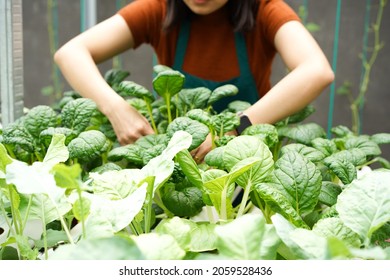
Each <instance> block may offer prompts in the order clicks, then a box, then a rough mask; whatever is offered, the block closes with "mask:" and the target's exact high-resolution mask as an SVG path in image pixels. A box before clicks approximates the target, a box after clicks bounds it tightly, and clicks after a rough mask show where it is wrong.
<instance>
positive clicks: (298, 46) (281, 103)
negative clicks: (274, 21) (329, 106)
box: [244, 21, 334, 124]
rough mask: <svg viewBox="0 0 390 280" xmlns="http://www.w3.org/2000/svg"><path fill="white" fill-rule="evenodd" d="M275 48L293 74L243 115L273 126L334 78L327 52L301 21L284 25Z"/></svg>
mask: <svg viewBox="0 0 390 280" xmlns="http://www.w3.org/2000/svg"><path fill="white" fill-rule="evenodd" d="M275 46H276V49H277V51H278V53H279V54H280V56H281V58H282V60H283V61H284V63H285V64H286V66H287V67H288V69H289V70H290V72H289V74H287V75H286V76H285V77H284V78H283V79H282V80H280V81H279V82H278V83H277V84H276V85H275V86H274V87H272V89H271V90H270V91H269V92H268V93H267V94H266V95H265V96H263V97H262V98H261V99H260V100H259V101H258V102H256V103H255V104H254V105H253V106H251V107H250V108H248V109H247V110H246V111H245V112H244V113H245V114H246V115H247V116H248V117H249V119H250V120H251V122H252V123H270V124H273V123H275V122H277V121H280V120H281V119H284V118H286V117H288V116H289V115H291V114H294V113H296V112H298V111H299V110H301V109H303V108H304V107H305V106H307V105H308V104H310V103H311V102H312V101H313V100H314V99H315V98H316V97H317V96H318V95H319V94H320V93H321V92H322V91H323V90H324V89H325V88H326V87H327V86H328V85H329V84H330V83H332V81H333V79H334V74H333V71H332V68H331V67H330V65H329V62H328V60H327V59H326V57H325V55H324V53H323V52H322V50H321V48H320V47H319V46H318V44H317V42H316V41H315V39H314V38H313V37H312V36H311V34H310V33H309V32H308V31H307V29H306V28H305V27H304V26H303V25H302V24H301V23H300V22H298V21H289V22H287V23H285V24H284V25H282V26H281V27H280V28H279V30H278V31H277V33H276V35H275Z"/></svg>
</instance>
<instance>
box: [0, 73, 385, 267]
mask: <svg viewBox="0 0 390 280" xmlns="http://www.w3.org/2000/svg"><path fill="white" fill-rule="evenodd" d="M156 69H157V70H158V71H159V74H160V75H161V76H163V73H164V72H165V71H171V70H170V69H169V68H166V67H164V66H160V67H156ZM169 73H170V72H169ZM166 74H167V73H166ZM115 75H118V76H115ZM125 76H126V72H122V71H111V72H109V73H108V74H107V75H106V77H107V78H109V79H110V80H111V81H113V82H112V83H111V86H112V87H113V88H115V90H117V92H118V94H121V95H122V96H123V97H124V98H126V99H127V100H128V101H129V102H130V103H131V104H137V103H136V102H138V104H141V105H140V107H139V109H140V110H141V111H140V112H141V113H143V114H145V115H146V116H149V117H148V119H149V121H150V122H151V123H152V119H153V120H154V122H155V128H157V129H158V133H155V134H152V135H148V136H144V137H141V138H140V139H138V140H137V141H136V142H135V143H134V144H130V145H126V146H119V145H118V144H117V142H116V140H115V138H114V136H113V135H112V130H111V128H110V124H109V122H108V121H107V119H106V118H105V117H104V116H102V115H101V113H99V112H98V111H97V110H96V105H95V104H94V103H93V102H92V101H91V100H87V99H84V98H81V97H80V96H79V95H78V94H77V93H74V92H67V93H66V94H64V98H63V100H61V101H60V103H61V106H58V108H61V109H60V110H58V109H57V110H54V109H52V108H50V107H47V106H37V107H36V108H32V109H31V110H30V111H29V112H28V113H27V114H26V115H25V116H24V117H22V118H21V119H20V120H17V121H16V122H15V123H13V124H10V125H9V126H7V127H5V128H4V130H3V133H2V135H1V138H0V139H1V143H0V211H1V212H0V213H1V214H0V244H1V249H0V257H1V258H2V259H42V260H46V259H123V258H126V259H147V260H182V259H219V258H220V259H241V260H249V259H285V260H290V259H390V253H389V249H388V248H389V242H388V240H389V237H390V230H389V228H390V216H389V213H390V208H389V205H390V203H389V201H390V193H389V190H390V187H389V182H390V171H389V170H388V169H389V168H390V163H389V161H388V160H386V159H384V158H383V157H381V145H386V144H389V143H390V134H388V133H378V134H374V135H359V136H357V135H355V134H354V133H353V132H352V131H351V130H350V129H348V128H347V127H344V126H337V127H334V128H333V129H332V133H333V135H332V138H330V139H328V138H326V133H325V131H324V129H323V128H322V127H321V126H319V125H318V124H316V123H307V122H305V119H306V118H307V117H308V116H310V115H311V114H312V113H313V112H314V108H313V107H311V106H308V107H307V108H305V109H303V110H302V111H301V112H298V113H297V114H294V115H292V116H290V117H288V118H286V119H285V120H282V121H280V122H278V123H276V124H274V125H271V124H257V125H253V126H251V127H248V128H247V129H246V130H245V131H244V132H243V133H242V135H240V136H233V135H225V134H226V133H227V132H229V131H231V130H234V129H235V127H236V126H237V125H238V124H239V119H238V118H236V115H235V112H236V111H239V110H240V109H239V108H245V107H246V106H248V104H246V103H245V102H235V103H234V104H232V105H229V106H228V109H227V110H226V111H224V112H221V113H217V112H215V111H214V110H213V108H212V104H213V100H216V99H219V98H223V97H224V96H228V95H231V94H236V89H235V88H234V87H232V86H230V85H226V86H225V87H221V88H219V89H218V90H214V91H208V90H206V89H204V88H198V89H194V91H191V90H190V89H184V88H181V89H180V90H179V91H178V92H176V93H175V94H171V93H172V91H170V92H171V93H167V94H166V95H165V96H164V97H161V98H155V99H153V98H154V97H153V98H152V97H151V96H153V95H152V94H151V93H150V92H149V91H148V90H147V89H145V88H143V87H141V86H139V85H136V84H134V83H132V82H130V81H125V80H124V78H125ZM173 76H175V77H179V80H180V79H181V78H180V76H177V75H176V74H175V75H172V76H171V75H169V77H164V79H169V80H170V79H171V78H172V79H173ZM169 84H176V83H175V82H174V81H169ZM168 88H170V87H168ZM176 90H177V89H176ZM176 90H174V91H173V92H175V91H176ZM166 92H168V90H167V91H166ZM185 93H188V94H189V95H188V96H186V95H185ZM212 96H214V97H212ZM168 98H169V99H170V101H169V103H168V102H167V100H168ZM187 98H188V100H192V101H191V102H190V101H188V100H187ZM210 100H211V101H210ZM195 103H196V105H194V104H195ZM147 104H149V105H147ZM167 104H169V106H168V107H171V109H172V110H171V114H170V115H171V118H172V119H171V121H170V122H169V117H168V115H169V114H168V113H167V108H168V107H167ZM162 126H164V129H162ZM209 133H210V134H212V135H214V136H213V149H212V150H211V151H210V152H209V153H208V154H207V155H206V157H205V161H204V162H203V163H196V162H195V161H194V159H193V158H192V156H191V154H190V151H191V150H193V149H195V148H197V147H198V146H199V145H200V144H201V143H202V142H203V141H204V140H205V138H206V136H207V135H208V134H209ZM374 166H375V167H374ZM378 166H379V167H378ZM239 192H241V193H242V196H237V193H239ZM31 229H34V231H35V232H33V233H30V232H31ZM107 248H110V250H107Z"/></svg>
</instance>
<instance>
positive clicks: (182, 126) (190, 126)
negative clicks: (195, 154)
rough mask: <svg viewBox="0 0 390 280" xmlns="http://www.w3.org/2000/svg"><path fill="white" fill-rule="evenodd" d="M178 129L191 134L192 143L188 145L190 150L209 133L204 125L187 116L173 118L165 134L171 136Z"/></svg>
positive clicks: (198, 144) (197, 145) (200, 142)
mask: <svg viewBox="0 0 390 280" xmlns="http://www.w3.org/2000/svg"><path fill="white" fill-rule="evenodd" d="M180 130H182V131H185V132H187V133H189V134H190V135H191V136H192V143H191V146H190V147H189V150H190V151H191V150H193V149H195V148H197V147H199V146H200V144H202V143H203V142H204V140H206V137H207V135H208V134H209V128H208V127H207V126H206V125H204V124H202V123H200V122H198V121H194V120H192V119H190V118H188V117H179V118H176V119H174V120H173V122H171V123H170V124H169V125H168V129H167V135H168V137H172V135H173V134H174V133H175V132H177V131H180Z"/></svg>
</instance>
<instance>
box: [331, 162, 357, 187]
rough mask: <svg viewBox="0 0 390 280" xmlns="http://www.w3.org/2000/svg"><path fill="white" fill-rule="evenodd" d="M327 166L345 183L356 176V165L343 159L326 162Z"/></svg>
mask: <svg viewBox="0 0 390 280" xmlns="http://www.w3.org/2000/svg"><path fill="white" fill-rule="evenodd" d="M326 164H327V166H328V168H329V169H330V170H332V171H333V173H334V174H336V176H337V177H338V178H339V179H340V180H341V182H343V184H345V185H347V184H349V183H351V182H352V181H353V180H355V179H356V178H357V170H356V167H355V166H354V165H353V164H352V163H351V162H349V161H347V160H345V159H335V160H333V161H327V162H326Z"/></svg>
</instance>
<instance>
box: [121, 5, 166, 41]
mask: <svg viewBox="0 0 390 280" xmlns="http://www.w3.org/2000/svg"><path fill="white" fill-rule="evenodd" d="M165 2H166V1H164V0H135V1H133V2H131V3H130V4H128V5H126V6H125V7H123V8H122V9H120V10H119V11H118V14H119V15H121V16H122V17H123V18H124V19H125V21H126V23H127V25H128V26H129V28H130V30H131V33H132V35H133V38H134V43H135V46H134V47H135V48H136V47H138V46H139V45H140V44H142V43H149V44H152V45H154V44H156V43H157V42H155V41H154V40H158V38H159V37H160V34H159V33H160V31H161V27H162V22H163V19H164V16H165V13H166V4H165Z"/></svg>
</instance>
